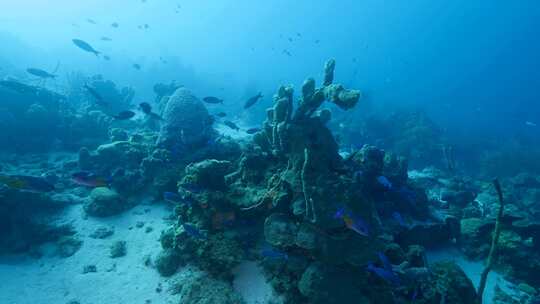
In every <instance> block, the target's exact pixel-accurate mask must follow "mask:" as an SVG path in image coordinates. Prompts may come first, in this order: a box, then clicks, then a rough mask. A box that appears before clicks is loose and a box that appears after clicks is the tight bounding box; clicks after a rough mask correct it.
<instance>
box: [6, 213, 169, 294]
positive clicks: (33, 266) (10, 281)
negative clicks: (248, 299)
mask: <svg viewBox="0 0 540 304" xmlns="http://www.w3.org/2000/svg"><path fill="white" fill-rule="evenodd" d="M145 209H147V210H148V212H147V213H145V212H144V210H145ZM168 214H169V211H168V210H166V208H165V207H164V206H161V205H144V204H143V205H139V206H137V207H135V208H133V209H131V210H128V211H126V212H125V213H124V214H121V215H119V216H115V217H110V218H105V219H96V218H88V219H83V211H82V206H81V205H75V206H71V207H69V208H68V209H67V210H66V211H65V215H64V219H67V220H70V221H73V224H74V227H75V229H76V231H77V234H78V236H79V237H80V239H81V240H83V241H84V243H83V245H82V248H81V249H80V250H79V251H78V252H77V253H75V254H74V255H73V256H71V257H68V258H60V257H58V256H55V255H54V254H52V250H47V248H50V247H52V246H51V245H49V246H44V249H45V250H44V251H45V253H46V254H45V256H44V257H42V258H40V259H33V258H28V257H21V256H19V257H2V258H0V303H2V304H26V303H28V304H63V303H68V302H69V301H71V300H77V301H79V302H80V303H81V304H86V303H91V304H101V303H103V304H108V303H110V304H121V303H129V304H138V303H141V304H144V303H152V304H161V303H175V302H174V299H175V298H174V297H173V296H171V295H169V294H168V293H167V291H166V288H167V284H165V280H164V279H163V278H161V277H160V276H159V274H158V273H157V271H156V270H155V269H153V268H150V267H146V266H145V265H144V263H143V257H144V256H145V255H148V254H150V255H152V256H153V257H154V256H155V255H156V254H157V253H158V252H159V250H160V244H159V242H158V239H159V235H160V232H161V230H162V229H164V228H165V227H166V223H165V221H164V220H163V217H164V216H166V215H168ZM138 221H142V222H144V223H145V225H144V227H142V228H136V227H135V224H136V223H137V222H138ZM103 226H114V230H115V232H114V234H113V235H112V236H110V237H108V238H107V239H103V240H101V239H92V238H90V237H88V235H89V234H91V233H92V232H93V231H94V230H95V229H96V228H98V227H103ZM147 226H151V227H152V228H153V231H152V232H150V233H146V232H145V228H146V227H147ZM117 240H124V241H126V242H127V255H126V256H124V257H120V258H116V259H112V258H110V257H109V246H110V244H112V243H113V242H114V241H117ZM88 264H95V265H96V266H97V272H96V273H87V274H83V273H82V271H83V268H84V266H85V265H88ZM160 283H161V284H162V285H163V291H161V292H159V293H158V292H156V288H157V287H158V284H160ZM148 301H150V302H148Z"/></svg>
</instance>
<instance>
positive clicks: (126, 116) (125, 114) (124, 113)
mask: <svg viewBox="0 0 540 304" xmlns="http://www.w3.org/2000/svg"><path fill="white" fill-rule="evenodd" d="M133 116H135V112H133V111H122V112H120V113H118V114H116V115H113V118H114V119H116V120H128V119H131V118H133Z"/></svg>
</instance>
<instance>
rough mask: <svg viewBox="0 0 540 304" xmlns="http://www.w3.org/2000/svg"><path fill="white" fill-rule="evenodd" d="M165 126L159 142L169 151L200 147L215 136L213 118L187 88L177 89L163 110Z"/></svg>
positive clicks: (163, 125)
mask: <svg viewBox="0 0 540 304" xmlns="http://www.w3.org/2000/svg"><path fill="white" fill-rule="evenodd" d="M162 117H163V124H162V126H161V130H160V133H159V138H158V141H157V144H158V146H161V147H164V148H167V149H182V148H189V147H192V146H199V145H202V144H204V143H205V142H207V141H208V140H209V139H210V138H211V137H212V136H213V135H214V130H213V129H212V122H213V119H212V117H211V116H210V115H209V114H208V110H207V109H206V107H205V106H204V104H203V103H202V102H201V101H200V100H199V99H198V98H197V97H195V95H193V94H192V93H191V91H190V90H188V89H186V88H179V89H177V90H176V91H175V92H174V94H173V95H172V96H171V97H170V98H169V100H168V102H167V104H166V105H165V108H164V110H163V115H162Z"/></svg>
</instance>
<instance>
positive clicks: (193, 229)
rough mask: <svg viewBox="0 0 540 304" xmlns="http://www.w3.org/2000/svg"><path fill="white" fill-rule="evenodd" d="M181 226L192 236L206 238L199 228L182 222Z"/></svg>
mask: <svg viewBox="0 0 540 304" xmlns="http://www.w3.org/2000/svg"><path fill="white" fill-rule="evenodd" d="M182 227H184V230H185V231H186V232H187V233H188V234H189V235H190V236H191V237H193V238H196V239H206V236H205V235H204V234H203V233H202V232H201V230H199V228H197V227H195V226H193V225H189V224H183V225H182Z"/></svg>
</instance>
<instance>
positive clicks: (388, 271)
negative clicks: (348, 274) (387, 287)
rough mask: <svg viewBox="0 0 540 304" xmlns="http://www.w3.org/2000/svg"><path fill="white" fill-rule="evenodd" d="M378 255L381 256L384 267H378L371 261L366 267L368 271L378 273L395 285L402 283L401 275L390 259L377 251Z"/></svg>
mask: <svg viewBox="0 0 540 304" xmlns="http://www.w3.org/2000/svg"><path fill="white" fill-rule="evenodd" d="M377 256H378V257H379V260H381V263H382V264H383V267H377V266H375V264H374V263H373V262H369V263H368V265H367V268H366V269H367V271H369V272H371V273H373V274H375V275H377V276H378V277H380V278H382V279H383V280H385V281H386V282H388V283H390V284H392V285H394V286H399V285H401V280H400V279H399V276H398V275H397V274H396V273H395V272H394V270H393V266H392V264H391V263H390V261H389V260H388V258H387V257H386V256H385V255H384V254H383V253H382V252H379V253H377Z"/></svg>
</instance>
